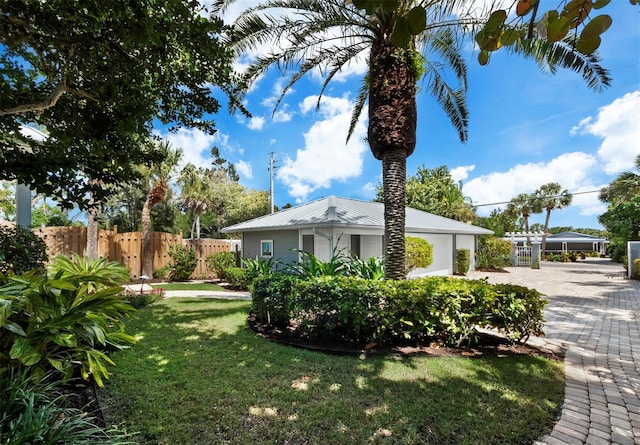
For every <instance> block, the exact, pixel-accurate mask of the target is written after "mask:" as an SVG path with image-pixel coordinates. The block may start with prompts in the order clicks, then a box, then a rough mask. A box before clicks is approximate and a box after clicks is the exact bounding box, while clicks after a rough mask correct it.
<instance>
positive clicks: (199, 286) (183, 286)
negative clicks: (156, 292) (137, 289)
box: [151, 283, 224, 290]
mask: <svg viewBox="0 0 640 445" xmlns="http://www.w3.org/2000/svg"><path fill="white" fill-rule="evenodd" d="M151 287H153V288H154V289H157V288H162V289H164V290H224V288H223V287H220V286H218V285H217V284H215V283H163V284H152V285H151Z"/></svg>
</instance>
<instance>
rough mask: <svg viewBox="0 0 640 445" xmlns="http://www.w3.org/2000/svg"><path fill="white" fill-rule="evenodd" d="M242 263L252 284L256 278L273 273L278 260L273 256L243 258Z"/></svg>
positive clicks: (248, 281)
mask: <svg viewBox="0 0 640 445" xmlns="http://www.w3.org/2000/svg"><path fill="white" fill-rule="evenodd" d="M242 264H243V266H244V267H245V269H244V270H245V275H246V278H247V283H249V285H251V283H253V280H255V279H256V278H258V277H263V276H266V275H270V274H272V273H273V272H274V268H275V266H276V265H277V264H278V262H277V261H276V260H274V259H273V258H268V259H267V258H243V259H242Z"/></svg>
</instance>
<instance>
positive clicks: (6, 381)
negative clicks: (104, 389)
mask: <svg viewBox="0 0 640 445" xmlns="http://www.w3.org/2000/svg"><path fill="white" fill-rule="evenodd" d="M48 380H52V381H51V382H49V381H48ZM0 394H2V397H1V398H0V439H2V440H1V441H2V443H3V444H16V445H17V444H43V445H44V444H47V445H58V444H59V445H66V444H81V443H82V444H89V443H91V444H98V443H101V444H102V443H104V444H107V445H108V444H127V443H131V444H132V443H134V442H133V441H130V439H131V436H130V435H128V434H126V433H123V432H120V431H118V430H116V429H113V428H110V429H108V430H105V429H102V428H100V427H99V426H98V422H99V420H98V419H97V418H95V417H93V416H91V415H87V412H86V410H84V409H81V408H79V407H69V406H65V405H66V403H65V396H64V394H63V393H62V391H61V389H60V388H59V384H58V383H56V382H55V380H53V379H44V381H41V380H36V379H34V378H33V377H29V376H28V374H27V373H25V372H21V371H20V370H18V369H11V370H6V369H5V370H4V372H3V373H0Z"/></svg>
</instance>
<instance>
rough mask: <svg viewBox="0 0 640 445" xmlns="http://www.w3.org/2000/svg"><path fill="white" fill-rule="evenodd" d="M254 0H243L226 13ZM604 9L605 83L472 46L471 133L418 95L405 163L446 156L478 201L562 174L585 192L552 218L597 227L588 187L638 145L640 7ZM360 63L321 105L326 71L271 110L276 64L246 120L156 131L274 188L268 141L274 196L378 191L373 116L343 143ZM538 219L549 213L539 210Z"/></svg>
mask: <svg viewBox="0 0 640 445" xmlns="http://www.w3.org/2000/svg"><path fill="white" fill-rule="evenodd" d="M543 1H547V3H549V1H548V0H543ZM252 3H254V2H252V1H251V0H242V1H239V2H238V5H237V7H236V8H235V9H234V10H230V11H229V12H228V15H227V18H232V17H233V16H234V14H236V12H237V10H238V9H239V8H240V7H241V6H246V5H249V4H252ZM551 3H553V5H551V4H549V6H555V3H554V2H551ZM543 6H545V5H544V4H543ZM606 11H607V12H608V13H609V14H610V15H611V16H612V18H613V25H612V27H611V28H610V29H609V30H608V31H607V32H606V33H605V35H604V36H603V43H602V46H601V48H600V50H599V54H600V56H601V57H602V64H603V65H604V66H605V67H606V68H607V69H609V71H610V73H611V77H612V78H613V84H612V86H611V87H610V88H608V89H607V90H605V91H604V92H603V93H596V92H593V91H591V90H589V89H588V88H587V86H586V84H585V82H584V81H583V80H582V78H581V77H580V76H579V75H578V74H576V73H574V72H572V71H559V72H558V73H557V74H556V75H550V74H548V73H544V72H541V71H540V70H539V69H538V67H537V66H536V65H535V64H534V63H533V62H531V61H528V60H524V59H522V58H519V57H516V56H513V55H509V54H507V53H505V52H498V53H496V54H494V55H493V56H492V59H491V62H490V63H489V65H488V66H485V67H481V66H479V64H478V63H477V61H476V57H477V51H476V50H474V48H472V46H471V45H469V47H468V51H467V54H468V58H467V62H468V66H469V88H468V96H467V101H468V105H469V109H470V118H469V140H468V142H467V143H465V144H462V143H460V142H459V140H458V137H457V134H456V131H455V129H454V128H453V127H452V126H451V124H450V123H449V121H448V119H447V118H446V116H445V115H444V113H443V111H442V110H441V109H440V108H439V106H438V105H437V104H436V103H435V101H434V100H433V99H432V98H431V97H430V96H429V95H428V94H426V93H422V94H420V95H419V96H418V143H417V147H416V150H415V152H414V154H413V155H412V156H411V157H409V158H408V159H407V173H408V174H409V175H412V174H415V172H416V171H417V169H418V168H419V167H421V166H424V167H427V168H435V167H437V166H440V165H446V166H447V167H448V168H449V170H450V171H451V172H452V174H453V176H454V178H455V179H456V180H461V181H462V184H463V192H464V194H465V195H466V196H469V197H470V198H472V200H473V202H474V204H490V203H497V202H504V201H508V200H510V199H511V198H512V197H514V196H516V195H517V194H519V193H531V192H533V191H534V190H535V189H536V188H538V187H539V186H541V185H542V184H544V183H547V182H552V181H553V182H558V183H560V184H561V185H562V186H563V188H566V189H568V190H569V191H570V192H572V193H578V194H577V195H575V196H574V200H573V205H572V206H570V207H568V208H566V209H564V210H562V211H556V212H554V213H553V214H552V217H551V224H550V225H551V226H574V227H591V228H599V227H600V225H599V224H598V222H597V216H598V215H599V214H601V213H603V212H604V211H605V207H604V206H603V205H602V203H600V202H599V201H598V199H597V193H583V192H590V191H594V190H598V189H599V188H600V187H602V186H604V185H607V184H608V183H609V182H610V181H611V180H612V179H614V178H615V177H616V176H617V175H618V174H620V173H621V172H623V171H625V170H631V169H632V168H633V161H634V158H635V157H636V155H638V154H640V123H639V121H640V119H639V118H640V7H637V6H631V5H630V4H629V1H628V0H612V3H611V4H610V5H609V6H608V7H607V8H606ZM245 60H246V59H245ZM364 65H365V61H364V60H362V61H361V62H360V63H359V64H355V65H354V66H352V67H351V68H350V71H349V72H345V73H344V75H342V76H341V77H340V79H338V81H334V82H333V84H332V86H331V87H330V88H329V89H328V90H327V91H326V92H325V95H324V99H323V100H322V102H321V106H320V109H319V110H316V108H315V104H316V100H317V94H318V93H319V91H320V85H321V80H322V79H321V77H320V75H315V76H308V77H307V78H305V79H303V80H302V81H300V82H299V83H298V84H296V86H295V87H294V90H293V91H292V92H291V93H290V94H288V95H287V96H286V97H285V99H284V100H283V102H282V103H281V104H280V107H279V109H278V110H277V111H276V112H275V114H272V112H273V105H274V101H275V99H276V98H277V97H278V95H279V94H280V92H281V88H282V86H283V79H282V77H281V76H280V75H279V73H277V72H275V71H272V72H270V73H269V74H268V75H267V76H265V77H263V78H262V79H260V80H259V81H258V82H257V83H256V85H255V86H254V88H253V89H252V90H251V92H250V93H249V94H248V95H247V97H246V106H247V107H248V109H249V110H250V112H251V113H252V115H253V117H252V118H251V119H247V118H245V117H243V116H241V115H240V114H236V115H227V114H224V112H221V113H220V114H219V115H218V116H216V124H217V128H218V132H217V133H216V134H215V135H214V136H209V135H205V134H202V133H200V132H198V131H195V130H189V129H185V130H182V131H180V132H179V133H178V134H166V133H163V130H162V129H159V131H160V133H162V134H163V136H164V137H166V138H167V139H168V140H170V141H171V142H172V143H173V144H174V145H175V146H178V147H181V148H182V149H183V150H184V152H185V162H193V163H195V164H196V165H201V166H205V167H206V166H209V164H210V159H209V156H210V150H211V147H212V146H214V145H216V146H218V147H219V148H220V152H221V156H222V157H224V158H225V159H227V160H229V161H231V162H232V163H234V164H235V166H236V168H237V170H238V172H239V174H240V178H241V179H240V182H241V184H242V185H244V186H246V187H248V188H251V189H263V190H268V189H269V172H268V166H269V155H270V153H271V152H273V153H274V155H275V158H276V160H277V163H276V165H277V167H278V168H277V169H276V176H275V187H274V189H275V203H276V205H277V206H283V205H285V204H287V203H291V204H294V205H295V204H299V203H304V202H308V201H311V200H314V199H318V198H321V197H324V196H327V195H338V196H344V197H350V198H356V199H362V200H371V199H373V197H374V196H375V187H376V185H378V184H380V182H381V169H382V167H381V163H380V162H379V161H377V160H376V159H375V158H374V157H373V155H372V154H371V152H370V150H369V148H368V146H367V144H366V142H365V141H364V137H365V136H366V120H362V121H361V122H360V123H359V125H358V127H357V128H356V131H355V133H354V136H353V137H352V139H351V141H350V142H349V144H347V145H345V140H346V135H347V128H348V124H349V121H350V117H351V110H352V105H353V100H354V97H355V96H356V94H357V90H358V86H359V81H360V79H361V76H362V73H363V70H364V69H365V66H364ZM238 66H239V67H241V65H240V64H239V65H238ZM364 115H365V116H366V112H365V113H364ZM492 208H495V206H480V207H478V213H479V214H480V215H487V214H488V213H489V212H490V211H491V209H492ZM532 222H533V223H535V222H540V223H542V222H543V215H537V216H534V217H533V218H532Z"/></svg>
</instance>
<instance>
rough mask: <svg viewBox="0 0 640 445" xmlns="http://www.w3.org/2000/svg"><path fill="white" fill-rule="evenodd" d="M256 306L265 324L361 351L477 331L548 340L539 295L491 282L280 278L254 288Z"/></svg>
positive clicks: (460, 337) (458, 339) (456, 338)
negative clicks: (366, 346) (350, 343)
mask: <svg viewBox="0 0 640 445" xmlns="http://www.w3.org/2000/svg"><path fill="white" fill-rule="evenodd" d="M252 300H253V308H252V313H253V314H254V316H255V317H256V318H257V320H258V321H260V322H262V323H269V324H272V325H280V326H285V325H288V324H290V323H291V322H293V321H295V322H296V325H297V326H298V328H299V329H302V330H303V333H304V334H305V335H307V336H309V337H311V338H326V337H329V338H339V339H346V340H351V341H355V342H361V343H370V342H378V343H385V342H388V341H390V340H393V339H398V338H404V339H415V340H419V339H424V338H438V339H442V340H443V341H444V342H445V343H447V344H455V345H460V344H461V343H463V342H465V341H468V342H471V341H473V340H474V336H475V335H476V328H478V327H481V328H493V329H497V330H499V331H500V332H503V333H504V334H505V335H507V337H509V338H510V339H511V340H514V341H521V340H523V339H526V338H528V337H529V336H530V335H532V334H533V335H543V331H542V326H543V323H544V318H543V313H542V311H543V309H544V306H545V304H546V303H547V301H546V300H545V299H543V298H542V295H541V294H540V293H539V292H538V291H536V290H534V289H528V288H526V287H522V286H514V285H507V284H500V285H492V284H490V283H488V282H487V281H486V280H464V279H457V278H451V277H425V278H419V279H415V280H406V281H391V280H367V279H363V278H357V277H339V276H337V277H336V276H334V277H331V276H328V277H318V278H312V279H308V280H300V279H297V278H295V277H292V276H290V275H285V274H277V273H276V274H272V275H270V276H264V277H260V278H257V279H256V280H255V281H254V282H253V289H252Z"/></svg>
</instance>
